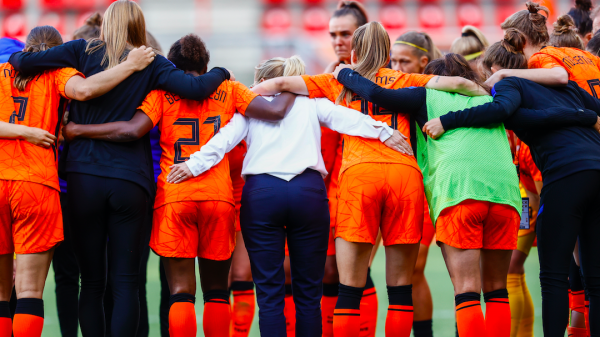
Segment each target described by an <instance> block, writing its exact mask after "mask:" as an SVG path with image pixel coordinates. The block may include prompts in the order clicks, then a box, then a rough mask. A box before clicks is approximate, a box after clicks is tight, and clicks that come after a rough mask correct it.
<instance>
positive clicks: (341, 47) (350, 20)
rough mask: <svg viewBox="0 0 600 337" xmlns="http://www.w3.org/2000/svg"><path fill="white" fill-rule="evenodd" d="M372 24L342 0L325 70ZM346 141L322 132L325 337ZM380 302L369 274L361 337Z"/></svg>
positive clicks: (329, 333)
mask: <svg viewBox="0 0 600 337" xmlns="http://www.w3.org/2000/svg"><path fill="white" fill-rule="evenodd" d="M367 22H369V17H368V15H367V10H366V8H365V7H364V5H362V4H361V3H360V2H358V1H340V2H339V3H338V6H337V9H336V11H335V12H334V13H333V15H332V17H331V20H330V21H329V35H330V37H331V44H332V47H333V50H334V52H335V54H336V56H337V57H338V60H337V61H335V62H332V63H330V64H329V65H328V66H327V68H325V70H324V71H323V72H324V73H331V72H333V70H334V69H335V67H336V66H337V65H339V64H350V51H351V50H352V35H353V34H354V31H355V30H356V29H357V28H358V27H360V26H362V25H364V24H365V23H367ZM342 149H343V142H342V137H341V135H340V134H339V133H337V132H334V131H331V130H329V129H327V128H322V129H321V152H322V154H323V160H324V161H325V167H326V168H327V172H329V174H328V175H327V177H325V186H326V187H327V196H328V198H329V213H330V219H331V234H330V237H329V246H328V248H327V261H326V263H325V277H324V278H323V301H322V315H323V336H324V337H333V311H334V309H335V303H336V302H337V298H338V288H339V283H340V280H339V273H338V270H337V264H336V259H335V242H334V234H335V219H336V211H337V191H338V187H339V175H340V174H339V173H340V168H341V167H342ZM380 242H381V236H379V237H378V240H377V242H376V244H375V246H374V247H373V252H372V253H371V260H373V258H374V257H375V253H376V252H377V248H378V247H379V243H380ZM378 310H379V299H378V297H377V291H376V289H375V284H374V283H373V280H372V279H371V272H370V269H369V272H368V274H367V284H366V286H365V289H364V290H363V298H362V300H361V324H360V325H361V328H360V331H361V334H360V336H361V337H374V336H375V332H376V328H377V313H378Z"/></svg>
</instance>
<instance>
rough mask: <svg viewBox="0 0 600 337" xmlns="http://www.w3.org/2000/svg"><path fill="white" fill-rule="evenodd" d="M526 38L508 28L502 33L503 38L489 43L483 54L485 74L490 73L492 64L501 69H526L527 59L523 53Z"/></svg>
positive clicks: (488, 74)
mask: <svg viewBox="0 0 600 337" xmlns="http://www.w3.org/2000/svg"><path fill="white" fill-rule="evenodd" d="M525 42H526V38H525V35H524V34H523V33H521V32H520V31H518V30H516V29H514V28H510V29H508V30H507V31H506V33H504V39H503V40H502V41H499V42H496V43H494V44H493V45H491V46H490V47H489V48H488V49H487V50H486V51H485V55H484V56H483V61H482V64H483V68H484V71H485V73H486V75H487V76H488V77H489V76H491V75H492V70H491V69H492V66H498V67H501V68H503V69H527V59H526V58H525V55H524V54H523V48H524V47H525Z"/></svg>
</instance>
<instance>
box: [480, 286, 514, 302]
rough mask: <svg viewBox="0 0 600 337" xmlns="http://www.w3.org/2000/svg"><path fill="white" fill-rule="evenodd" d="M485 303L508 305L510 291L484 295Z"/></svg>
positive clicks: (496, 291) (503, 290)
mask: <svg viewBox="0 0 600 337" xmlns="http://www.w3.org/2000/svg"><path fill="white" fill-rule="evenodd" d="M483 299H484V300H485V303H506V304H508V290H506V288H504V289H498V290H494V291H490V292H487V293H484V294H483Z"/></svg>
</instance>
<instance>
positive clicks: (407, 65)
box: [390, 32, 442, 337]
mask: <svg viewBox="0 0 600 337" xmlns="http://www.w3.org/2000/svg"><path fill="white" fill-rule="evenodd" d="M441 56H442V53H441V52H440V51H439V49H438V48H437V47H436V46H435V44H434V43H433V41H432V40H431V37H430V36H429V35H428V34H427V33H421V32H408V33H404V34H402V35H401V36H400V37H398V38H397V39H396V42H394V45H393V46H392V52H391V55H390V60H391V62H390V64H391V67H392V69H394V70H398V71H402V72H404V73H409V74H422V73H423V70H424V69H425V67H426V66H427V64H429V62H430V61H433V60H435V59H437V58H440V57H441ZM424 212H425V213H424V216H423V219H424V222H423V238H422V239H421V245H420V246H419V256H418V258H417V264H416V266H415V270H414V274H413V278H412V286H413V295H412V297H413V305H414V322H413V329H414V334H415V337H431V336H433V322H432V318H433V300H432V298H431V290H430V289H429V284H428V283H427V279H426V278H425V264H426V263H427V255H428V254H429V245H430V244H431V242H432V241H433V236H434V235H435V229H434V228H433V223H432V222H431V217H430V215H429V206H428V205H427V201H425V203H424Z"/></svg>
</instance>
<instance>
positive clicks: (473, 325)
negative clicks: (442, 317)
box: [454, 293, 510, 337]
mask: <svg viewBox="0 0 600 337" xmlns="http://www.w3.org/2000/svg"><path fill="white" fill-rule="evenodd" d="M454 301H455V303H456V325H457V327H458V335H459V336H460V337H481V336H485V320H484V319H483V312H482V311H481V296H480V295H479V294H478V293H464V294H458V295H456V296H455V297H454ZM508 326H509V327H510V322H509V324H508Z"/></svg>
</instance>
